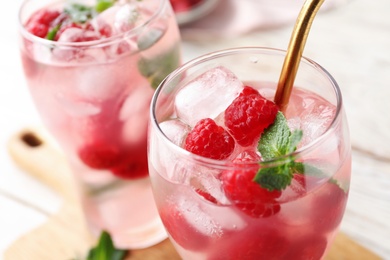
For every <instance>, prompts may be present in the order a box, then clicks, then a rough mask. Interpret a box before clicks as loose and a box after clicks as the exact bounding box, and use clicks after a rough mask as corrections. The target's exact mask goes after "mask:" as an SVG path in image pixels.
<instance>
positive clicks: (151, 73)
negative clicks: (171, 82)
mask: <svg viewBox="0 0 390 260" xmlns="http://www.w3.org/2000/svg"><path fill="white" fill-rule="evenodd" d="M179 63H180V48H179V47H178V46H174V47H173V48H172V49H171V50H170V51H168V52H167V53H164V54H162V55H160V56H157V57H154V58H153V59H147V58H141V59H140V60H139V61H138V70H139V72H140V73H141V75H142V76H144V77H145V78H147V79H148V81H149V82H150V84H151V86H152V87H153V88H154V89H156V88H157V87H158V85H159V84H160V83H161V81H163V79H164V78H165V77H166V76H168V74H169V73H171V72H172V71H173V70H175V69H176V68H177V67H178V66H179Z"/></svg>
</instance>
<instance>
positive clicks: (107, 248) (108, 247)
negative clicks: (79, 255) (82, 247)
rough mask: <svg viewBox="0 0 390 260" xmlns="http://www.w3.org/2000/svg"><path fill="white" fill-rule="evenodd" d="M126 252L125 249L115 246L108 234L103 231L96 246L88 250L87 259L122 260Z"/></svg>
mask: <svg viewBox="0 0 390 260" xmlns="http://www.w3.org/2000/svg"><path fill="white" fill-rule="evenodd" d="M127 252H128V251H127V250H124V249H117V248H115V246H114V243H113V242H112V239H111V236H110V234H109V233H108V232H107V231H103V232H102V233H101V235H100V238H99V242H98V244H97V245H96V247H94V248H92V249H91V250H90V251H89V253H88V256H87V260H123V259H125V257H126V255H127Z"/></svg>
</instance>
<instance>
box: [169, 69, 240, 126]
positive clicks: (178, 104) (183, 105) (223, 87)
mask: <svg viewBox="0 0 390 260" xmlns="http://www.w3.org/2000/svg"><path fill="white" fill-rule="evenodd" d="M242 89H243V84H242V82H241V81H240V80H239V79H238V78H237V77H236V76H235V75H234V74H233V72H231V71H230V70H228V69H227V68H225V67H222V66H218V67H215V68H213V69H210V70H208V71H207V72H205V73H203V74H201V75H200V76H198V77H197V78H195V79H194V80H192V81H190V82H189V83H188V84H187V85H185V86H184V87H183V88H182V89H181V90H180V91H179V93H178V94H177V96H176V99H175V110H176V113H177V115H178V117H179V118H181V119H182V120H183V121H184V122H186V123H187V124H189V125H190V126H194V125H195V124H196V123H197V122H198V121H199V120H200V119H203V118H212V119H215V118H216V117H218V115H220V114H221V113H222V112H223V111H225V109H226V108H227V107H228V106H229V105H230V104H231V103H232V101H233V100H234V99H235V98H236V97H237V96H238V95H239V93H240V92H241V90H242Z"/></svg>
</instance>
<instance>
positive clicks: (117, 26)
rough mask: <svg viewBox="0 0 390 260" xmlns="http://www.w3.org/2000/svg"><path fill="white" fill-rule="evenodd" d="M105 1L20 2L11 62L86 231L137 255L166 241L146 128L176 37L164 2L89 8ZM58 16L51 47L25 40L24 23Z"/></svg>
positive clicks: (173, 61)
mask: <svg viewBox="0 0 390 260" xmlns="http://www.w3.org/2000/svg"><path fill="white" fill-rule="evenodd" d="M108 2H110V1H97V2H95V1H86V0H79V1H77V2H75V1H73V2H71V1H63V0H61V1H47V0H46V1H34V0H27V1H25V2H24V3H23V4H22V6H21V8H20V14H19V19H20V30H19V31H20V43H21V44H20V53H21V58H22V63H23V68H24V72H25V77H26V80H27V84H28V87H29V90H30V92H31V96H32V98H33V101H34V103H35V105H36V108H37V110H38V112H39V113H40V116H41V117H42V120H43V123H44V125H45V126H46V127H47V129H48V130H49V132H50V133H51V134H52V135H53V136H54V137H55V139H56V140H57V141H58V143H59V145H60V147H61V148H62V149H63V151H64V154H65V155H66V157H67V159H68V160H69V163H70V165H71V168H72V170H73V173H74V178H75V180H76V183H77V184H78V185H77V186H78V191H79V195H80V196H79V197H80V201H81V203H82V208H83V210H84V215H85V219H86V222H87V224H88V226H89V227H90V229H91V232H92V233H93V234H95V235H98V234H100V232H101V231H102V230H105V231H108V232H109V233H110V234H111V236H112V238H113V240H114V243H115V245H116V246H117V247H123V248H132V249H133V248H143V247H148V246H150V245H153V244H155V243H158V242H160V241H161V240H163V239H165V238H166V237H167V235H166V232H165V230H164V228H163V226H162V224H161V221H160V218H159V216H158V213H157V210H156V208H155V204H154V200H153V195H152V191H151V187H150V180H149V176H148V169H147V144H146V143H147V125H148V118H149V105H150V101H151V98H152V95H153V93H154V90H155V88H156V87H157V85H158V84H159V83H160V81H161V80H162V79H163V78H164V77H165V76H166V75H167V74H168V73H169V72H171V71H172V70H173V69H174V68H176V67H177V66H178V65H179V63H180V59H181V58H180V55H181V54H180V46H179V41H180V36H179V30H178V26H177V23H176V20H175V16H174V13H173V11H172V8H171V6H170V3H169V1H168V0H142V1H133V0H122V1H111V3H110V5H112V6H111V7H110V8H108V9H105V10H99V11H96V10H98V8H97V6H95V9H91V8H92V7H91V6H94V5H95V4H96V3H100V4H107V3H108ZM106 7H107V6H105V8H106ZM64 8H67V9H66V10H70V11H67V13H66V12H65V13H61V14H60V15H59V16H57V18H56V19H57V20H56V21H54V22H52V23H51V26H52V27H53V23H56V22H58V19H63V20H65V21H67V20H66V19H70V18H69V17H71V19H73V22H72V23H71V22H68V23H67V25H64V24H65V22H62V21H63V20H61V22H62V23H58V24H59V25H58V26H59V27H57V28H55V27H56V26H54V28H53V29H51V30H54V31H55V33H56V35H55V36H52V38H53V39H51V40H50V39H47V38H48V37H49V34H50V32H53V31H50V32H49V33H48V35H47V36H46V38H45V37H38V36H37V35H36V34H33V33H32V32H35V31H34V28H33V29H31V28H32V26H35V25H34V24H33V25H31V23H32V21H33V22H34V21H36V20H39V19H49V17H50V16H49V15H48V14H44V15H42V17H41V18H39V19H38V18H36V15H37V12H41V11H42V10H54V11H53V12H56V11H60V12H61V10H63V9H64ZM74 10H76V11H74ZM73 11H74V12H75V14H76V15H74V14H73V13H72V12H73ZM53 12H52V13H53ZM96 13H97V14H96ZM34 15H35V18H32V17H34ZM72 15H73V16H72ZM94 15H95V16H94ZM90 16H94V17H93V18H90ZM64 17H65V18H64ZM34 19H35V20H34ZM83 19H85V20H87V22H86V21H85V20H83ZM88 19H89V20H88ZM74 20H76V22H74ZM39 21H41V20H39ZM69 27H71V28H69ZM36 28H38V27H36ZM82 28H83V29H82ZM60 33H61V34H60ZM103 36H104V37H103ZM57 38H58V39H57ZM53 174H55V169H53Z"/></svg>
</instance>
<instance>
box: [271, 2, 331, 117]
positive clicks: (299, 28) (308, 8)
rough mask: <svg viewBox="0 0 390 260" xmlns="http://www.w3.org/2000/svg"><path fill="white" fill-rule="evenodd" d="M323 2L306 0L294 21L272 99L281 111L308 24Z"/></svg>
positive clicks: (308, 28) (299, 56)
mask: <svg viewBox="0 0 390 260" xmlns="http://www.w3.org/2000/svg"><path fill="white" fill-rule="evenodd" d="M323 2H324V0H306V2H305V4H304V5H303V7H302V9H301V12H300V13H299V16H298V18H297V21H296V22H295V28H294V30H293V33H292V35H291V39H290V43H289V46H288V49H287V53H286V57H285V59H284V64H283V68H282V72H281V74H280V78H279V82H278V88H277V89H276V93H275V99H274V101H275V103H276V105H278V106H279V109H280V110H281V111H282V112H284V111H285V109H286V108H287V105H288V101H289V99H290V95H291V91H292V88H293V85H294V80H295V76H296V74H297V71H298V67H299V62H300V60H301V57H302V52H303V48H304V47H305V43H306V39H307V36H308V34H309V31H310V26H311V24H312V22H313V20H314V17H315V15H316V14H317V12H318V9H320V6H321V5H322V3H323Z"/></svg>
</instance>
